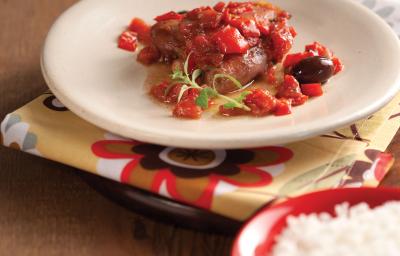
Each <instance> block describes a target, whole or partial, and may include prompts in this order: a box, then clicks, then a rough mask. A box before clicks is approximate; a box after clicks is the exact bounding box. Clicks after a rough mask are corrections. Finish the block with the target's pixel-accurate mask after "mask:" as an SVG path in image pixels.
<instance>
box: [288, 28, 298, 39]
mask: <svg viewBox="0 0 400 256" xmlns="http://www.w3.org/2000/svg"><path fill="white" fill-rule="evenodd" d="M289 31H290V34H292V36H293V37H296V36H297V31H296V29H295V28H294V27H289Z"/></svg>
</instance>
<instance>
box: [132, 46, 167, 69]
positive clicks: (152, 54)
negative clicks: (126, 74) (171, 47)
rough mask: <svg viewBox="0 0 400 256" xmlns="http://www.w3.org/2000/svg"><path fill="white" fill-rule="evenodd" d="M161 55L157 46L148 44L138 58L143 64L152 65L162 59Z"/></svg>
mask: <svg viewBox="0 0 400 256" xmlns="http://www.w3.org/2000/svg"><path fill="white" fill-rule="evenodd" d="M160 57H161V54H160V52H159V51H158V50H157V48H155V47H153V46H147V47H145V48H143V49H142V50H141V51H140V52H139V54H138V56H137V60H138V61H139V62H140V63H142V64H145V65H150V64H152V63H155V62H157V61H158V60H159V59H160Z"/></svg>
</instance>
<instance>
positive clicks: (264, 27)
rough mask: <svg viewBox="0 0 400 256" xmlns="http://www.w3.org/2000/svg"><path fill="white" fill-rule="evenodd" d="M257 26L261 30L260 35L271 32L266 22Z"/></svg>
mask: <svg viewBox="0 0 400 256" xmlns="http://www.w3.org/2000/svg"><path fill="white" fill-rule="evenodd" d="M257 28H258V30H259V31H260V32H261V35H263V36H269V34H270V33H271V30H270V28H269V25H268V24H267V25H266V24H260V23H259V24H257Z"/></svg>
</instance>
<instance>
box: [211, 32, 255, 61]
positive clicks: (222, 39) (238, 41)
mask: <svg viewBox="0 0 400 256" xmlns="http://www.w3.org/2000/svg"><path fill="white" fill-rule="evenodd" d="M214 40H215V41H216V43H217V45H218V48H219V50H220V51H221V52H222V53H224V54H233V53H245V52H246V51H247V50H248V49H249V43H248V42H247V40H246V39H245V38H244V37H243V36H242V35H241V34H240V32H239V30H238V29H237V28H234V27H231V26H229V25H228V26H226V27H224V28H222V29H221V30H219V31H218V32H217V33H216V34H215V35H214Z"/></svg>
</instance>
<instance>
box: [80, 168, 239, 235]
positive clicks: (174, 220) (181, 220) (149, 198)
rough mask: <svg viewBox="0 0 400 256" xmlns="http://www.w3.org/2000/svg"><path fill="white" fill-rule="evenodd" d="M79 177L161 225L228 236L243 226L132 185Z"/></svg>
mask: <svg viewBox="0 0 400 256" xmlns="http://www.w3.org/2000/svg"><path fill="white" fill-rule="evenodd" d="M77 173H78V175H79V176H80V177H81V178H82V179H83V180H84V181H85V182H86V183H87V184H88V185H89V186H91V187H92V188H93V189H95V190H96V191H97V192H99V193H100V194H102V195H103V196H105V197H106V198H108V199H110V200H112V201H113V202H116V203H118V204H119V205H121V206H123V207H125V208H127V209H129V210H131V211H134V212H137V213H139V214H142V215H144V216H146V217H150V218H153V219H155V220H157V221H162V222H166V223H169V224H173V225H177V226H180V227H184V228H190V229H195V230H198V231H203V232H212V233H219V234H226V235H233V234H235V233H236V232H237V231H238V230H239V228H240V226H241V225H242V223H241V222H239V221H237V220H233V219H229V218H226V217H223V216H221V215H218V214H215V213H211V212H208V211H205V210H203V209H200V208H196V207H193V206H189V205H185V204H181V203H178V202H175V201H172V200H169V199H167V198H163V197H161V196H158V195H155V194H152V193H149V192H146V191H144V190H141V189H137V188H134V187H132V186H129V185H124V184H121V183H118V182H115V181H112V180H109V179H105V178H102V177H99V176H97V175H94V174H90V173H87V172H82V171H78V172H77Z"/></svg>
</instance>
